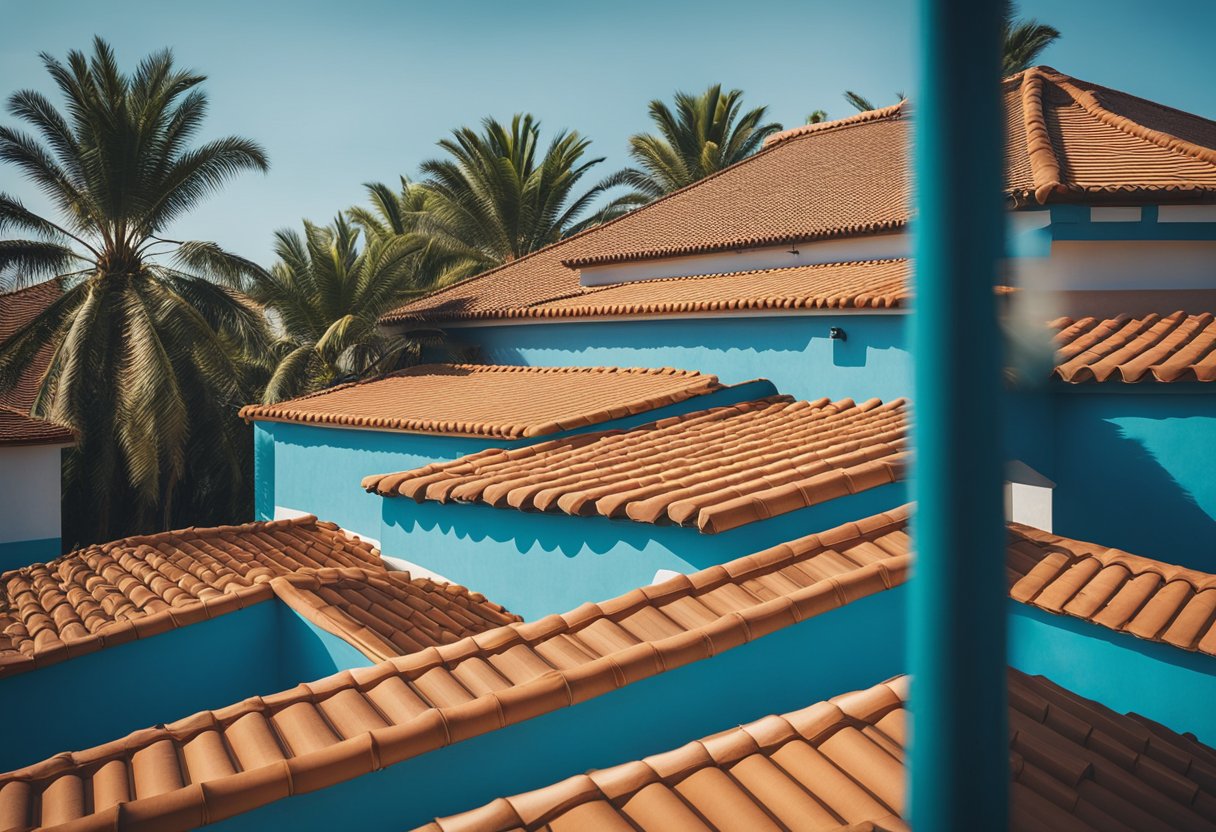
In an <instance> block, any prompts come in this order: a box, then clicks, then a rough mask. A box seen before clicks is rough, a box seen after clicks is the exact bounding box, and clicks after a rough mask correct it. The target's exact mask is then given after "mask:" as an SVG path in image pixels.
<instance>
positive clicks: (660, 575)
mask: <svg viewBox="0 0 1216 832" xmlns="http://www.w3.org/2000/svg"><path fill="white" fill-rule="evenodd" d="M683 574H684V573H683V572H677V571H676V570H674V569H660V570H658V571H657V572H655V573H654V577H653V578H651V579H650V585H651V586H654V585H655V584H661V583H663V581H670V580H671V579H672V578H678V577H680V576H681V575H683Z"/></svg>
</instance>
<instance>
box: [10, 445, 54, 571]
mask: <svg viewBox="0 0 1216 832" xmlns="http://www.w3.org/2000/svg"><path fill="white" fill-rule="evenodd" d="M61 455H62V448H61V447H60V446H58V445H19V446H16V447H0V569H11V568H14V567H17V566H25V565H26V564H28V563H31V562H33V561H34V560H38V559H40V558H41V557H43V556H45V554H46V553H47V552H48V551H50V550H54V553H53V554H52V555H51V557H54V556H55V555H58V554H59V552H58V548H59V537H60V534H61V524H60V508H59V506H60V494H59V482H60V477H61V470H62V466H61V462H60V460H61ZM18 543H25V544H28V545H15V544H18ZM6 544H9V545H6Z"/></svg>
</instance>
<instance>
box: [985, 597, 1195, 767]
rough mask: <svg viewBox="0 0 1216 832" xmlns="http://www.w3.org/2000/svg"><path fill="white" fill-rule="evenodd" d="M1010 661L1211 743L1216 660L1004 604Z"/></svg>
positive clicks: (1109, 704) (1114, 707)
mask: <svg viewBox="0 0 1216 832" xmlns="http://www.w3.org/2000/svg"><path fill="white" fill-rule="evenodd" d="M1009 604H1010V608H1009V631H1008V632H1009V664H1011V665H1012V666H1013V667H1016V668H1017V669H1019V670H1021V671H1024V672H1026V673H1033V674H1038V675H1042V676H1046V677H1047V678H1048V679H1051V681H1053V682H1055V683H1056V684H1058V685H1062V686H1063V687H1066V688H1068V689H1069V690H1071V691H1073V692H1074V693H1077V694H1080V695H1081V696H1085V697H1088V698H1090V699H1094V700H1097V701H1098V702H1101V703H1102V704H1103V705H1105V706H1106V707H1108V708H1111V709H1112V710H1115V711H1118V712H1119V713H1129V712H1134V713H1138V714H1141V715H1142V716H1146V717H1148V718H1149V719H1153V720H1156V721H1157V722H1160V723H1161V724H1162V725H1165V726H1167V727H1169V728H1171V729H1173V730H1174V731H1178V732H1179V733H1182V732H1187V731H1189V732H1191V733H1193V734H1195V736H1197V737H1198V738H1199V741H1200V742H1203V743H1205V744H1207V745H1216V708H1213V707H1212V703H1213V702H1216V658H1212V657H1211V656H1205V655H1202V654H1200V653H1190V652H1187V651H1185V650H1179V649H1178V648H1177V647H1172V646H1170V645H1168V644H1159V643H1157V642H1152V641H1145V640H1143V639H1138V638H1136V637H1134V636H1131V635H1128V634H1127V633H1116V632H1115V631H1113V630H1108V629H1107V628H1105V627H1099V626H1098V625H1096V624H1091V623H1089V622H1088V621H1082V620H1081V619H1078V618H1073V617H1071V616H1066V615H1053V614H1052V613H1049V612H1045V611H1043V610H1040V609H1038V608H1037V607H1031V606H1029V605H1027V604H1021V603H1018V602H1017V601H1010V602H1009Z"/></svg>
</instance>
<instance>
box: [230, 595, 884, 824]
mask: <svg viewBox="0 0 1216 832" xmlns="http://www.w3.org/2000/svg"><path fill="white" fill-rule="evenodd" d="M904 595H905V589H904V588H903V587H897V588H896V589H893V590H889V591H887V592H882V593H879V594H878V595H873V596H870V597H868V598H863V599H861V600H859V601H854V602H853V603H852V604H849V605H847V606H845V607H843V608H841V609H838V610H833V611H831V612H828V613H825V614H823V615H820V616H816V617H814V618H811V619H808V620H807V621H804V622H802V623H800V624H796V625H794V626H792V627H787V628H786V629H784V630H780V631H778V632H775V633H772V634H770V635H767V636H764V637H763V638H760V639H757V640H756V641H753V642H749V643H748V644H744V645H742V646H740V647H737V648H735V649H733V650H728V651H726V652H725V653H722V654H720V655H718V656H715V657H714V658H712V659H705V660H702V661H698V662H694V663H692V664H690V665H685V666H684V667H681V668H678V669H676V670H672V671H668V672H666V673H661V674H659V675H658V676H654V677H651V678H649V679H645V680H642V681H640V682H636V683H634V684H632V685H628V686H626V687H624V688H622V689H619V690H615V691H612V692H610V693H606V694H604V695H603V696H600V697H597V698H595V699H592V700H589V701H587V702H583V703H580V704H578V705H575V706H574V707H571V708H563V709H561V710H559V711H555V712H552V713H548V714H543V715H541V716H538V717H536V718H534V719H531V720H528V721H526V722H522V723H518V724H516V725H512V726H509V727H507V728H503V729H500V730H497V731H491V732H490V733H488V734H483V735H481V736H478V737H473V738H471V739H468V740H465V741H463V742H458V743H456V744H455V745H452V746H448V747H446V748H442V749H439V750H437V751H433V752H430V753H427V754H423V755H421V756H420V757H415V758H413V759H409V760H405V761H403V762H401V763H398V764H397V765H395V766H392V767H390V768H387V769H383V770H381V771H378V772H375V773H373V774H368V775H364V776H362V777H358V778H356V779H354V780H350V781H347V782H345V783H340V784H337V785H335V786H331V787H329V788H327V789H323V790H321V791H316V792H311V793H308V794H303V795H296V796H293V797H290V798H287V799H285V800H279V801H277V802H275V803H272V804H269V805H268V806H265V807H263V808H261V809H257V810H254V811H252V812H248V813H246V814H243V815H238V816H236V817H234V818H231V819H229V820H227V821H222V822H220V823H218V824H214V827H215V828H216V829H223V830H225V832H238V830H239V832H245V830H249V832H254V830H264V829H292V830H309V829H316V830H330V829H366V830H400V829H412V828H414V827H415V826H418V825H419V824H422V823H425V822H427V821H429V820H430V819H432V818H434V817H437V816H444V815H449V814H454V813H456V812H461V811H465V810H468V809H473V808H475V807H477V806H480V805H482V804H484V803H487V802H489V801H490V800H493V799H495V798H497V797H502V796H503V795H509V794H515V793H518V792H521V791H526V790H529V789H535V788H539V787H541V786H546V785H549V784H550V783H553V782H555V781H557V780H560V779H563V778H565V777H569V776H571V775H574V774H579V773H582V772H585V771H587V770H588V769H591V768H603V767H606V766H611V765H616V764H618V763H623V762H627V761H629V760H636V759H638V758H639V757H643V756H646V755H648V754H653V753H657V752H660V751H666V750H669V749H672V748H676V747H678V746H680V745H682V744H684V743H686V742H689V741H691V740H695V739H700V738H701V737H704V736H706V735H708V734H711V733H715V732H717V731H721V730H725V729H728V728H733V727H735V726H737V725H739V724H740V723H744V722H748V721H751V720H753V719H758V718H760V717H762V716H766V715H768V714H773V713H783V712H786V711H791V710H796V709H798V708H803V707H806V706H807V705H810V704H812V703H814V702H818V701H821V700H823V699H826V698H829V697H832V696H835V695H836V694H839V693H844V692H845V691H851V690H857V689H859V688H866V687H869V686H871V685H874V684H876V683H878V682H881V681H883V680H885V679H888V678H890V677H891V676H894V675H897V674H899V673H901V672H903V669H904V645H903V639H902V638H901V637H900V634H901V633H902V632H903V617H904V603H905V602H904ZM791 657H803V658H804V659H805V660H791ZM539 749H543V753H540V752H539V751H538V750H539Z"/></svg>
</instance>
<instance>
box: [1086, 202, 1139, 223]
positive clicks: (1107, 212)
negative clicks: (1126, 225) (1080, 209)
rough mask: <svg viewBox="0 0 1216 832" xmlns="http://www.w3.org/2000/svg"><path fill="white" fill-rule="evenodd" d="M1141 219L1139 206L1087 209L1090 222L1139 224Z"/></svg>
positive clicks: (1109, 206)
mask: <svg viewBox="0 0 1216 832" xmlns="http://www.w3.org/2000/svg"><path fill="white" fill-rule="evenodd" d="M1143 217H1144V212H1143V210H1141V208H1140V206H1139V205H1095V206H1093V207H1092V208H1090V209H1089V221H1090V222H1140V220H1141V219H1143Z"/></svg>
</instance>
